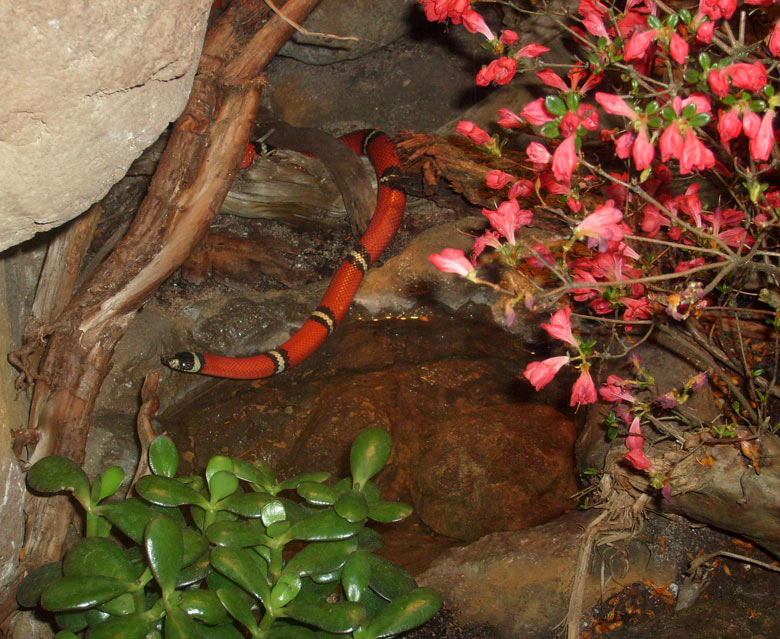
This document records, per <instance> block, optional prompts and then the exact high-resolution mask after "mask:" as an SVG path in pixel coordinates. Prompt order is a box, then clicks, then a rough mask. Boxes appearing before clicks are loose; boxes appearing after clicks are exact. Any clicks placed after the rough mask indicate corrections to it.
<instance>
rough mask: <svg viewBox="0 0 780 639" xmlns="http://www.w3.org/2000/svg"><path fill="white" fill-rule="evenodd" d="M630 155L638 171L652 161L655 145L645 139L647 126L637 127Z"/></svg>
mask: <svg viewBox="0 0 780 639" xmlns="http://www.w3.org/2000/svg"><path fill="white" fill-rule="evenodd" d="M632 155H633V157H634V165H635V166H636V168H637V170H638V171H642V170H644V169H646V168H647V167H648V166H650V164H651V163H652V162H653V158H654V157H655V147H654V146H653V145H652V144H651V143H650V140H648V139H647V127H646V126H644V125H643V126H641V127H640V128H639V133H638V134H637V138H636V140H635V141H634V150H633V154H632Z"/></svg>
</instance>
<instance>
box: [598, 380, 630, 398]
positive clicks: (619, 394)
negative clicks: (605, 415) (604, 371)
mask: <svg viewBox="0 0 780 639" xmlns="http://www.w3.org/2000/svg"><path fill="white" fill-rule="evenodd" d="M630 386H633V382H626V380H624V379H622V378H620V377H618V376H617V375H609V376H608V377H607V382H606V384H604V386H602V387H601V388H599V395H601V399H603V400H604V401H605V402H619V401H621V400H624V401H627V402H629V403H632V404H633V403H634V401H636V400H635V398H634V396H633V395H632V394H631V393H629V392H628V391H627V390H626V388H628V387H630Z"/></svg>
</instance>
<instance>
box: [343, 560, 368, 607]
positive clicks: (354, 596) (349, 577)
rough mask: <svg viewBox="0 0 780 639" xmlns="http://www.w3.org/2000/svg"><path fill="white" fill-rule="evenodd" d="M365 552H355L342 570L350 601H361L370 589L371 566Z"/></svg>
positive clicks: (345, 591) (345, 590) (345, 589)
mask: <svg viewBox="0 0 780 639" xmlns="http://www.w3.org/2000/svg"><path fill="white" fill-rule="evenodd" d="M367 555H368V553H366V551H364V550H358V551H356V552H353V553H352V554H351V555H350V556H349V557H347V561H346V563H345V564H344V567H343V568H342V569H341V583H342V585H343V586H344V593H345V594H346V596H347V599H348V600H349V601H358V602H359V601H360V600H361V599H363V595H364V593H365V592H366V590H367V589H368V581H369V577H370V575H371V564H369V562H368V556H367Z"/></svg>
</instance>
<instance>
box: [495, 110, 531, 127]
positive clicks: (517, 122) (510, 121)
mask: <svg viewBox="0 0 780 639" xmlns="http://www.w3.org/2000/svg"><path fill="white" fill-rule="evenodd" d="M498 118H499V119H498V120H497V122H498V124H500V125H501V126H505V127H506V128H507V129H513V128H515V127H518V126H522V125H523V123H524V122H525V120H523V118H521V117H520V116H519V115H517V114H516V113H515V112H514V111H512V110H511V109H499V110H498Z"/></svg>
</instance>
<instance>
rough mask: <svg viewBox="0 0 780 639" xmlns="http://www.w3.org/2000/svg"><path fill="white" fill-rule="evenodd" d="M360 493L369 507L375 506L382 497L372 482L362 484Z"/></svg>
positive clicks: (377, 487)
mask: <svg viewBox="0 0 780 639" xmlns="http://www.w3.org/2000/svg"><path fill="white" fill-rule="evenodd" d="M350 488H351V486H350ZM360 492H362V493H363V494H364V495H365V497H366V501H367V502H368V505H369V506H370V505H371V504H375V503H376V502H378V501H379V500H380V499H381V498H382V495H381V493H380V492H379V486H377V485H376V484H375V483H374V482H372V481H366V482H363V484H362V485H361V486H360Z"/></svg>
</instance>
